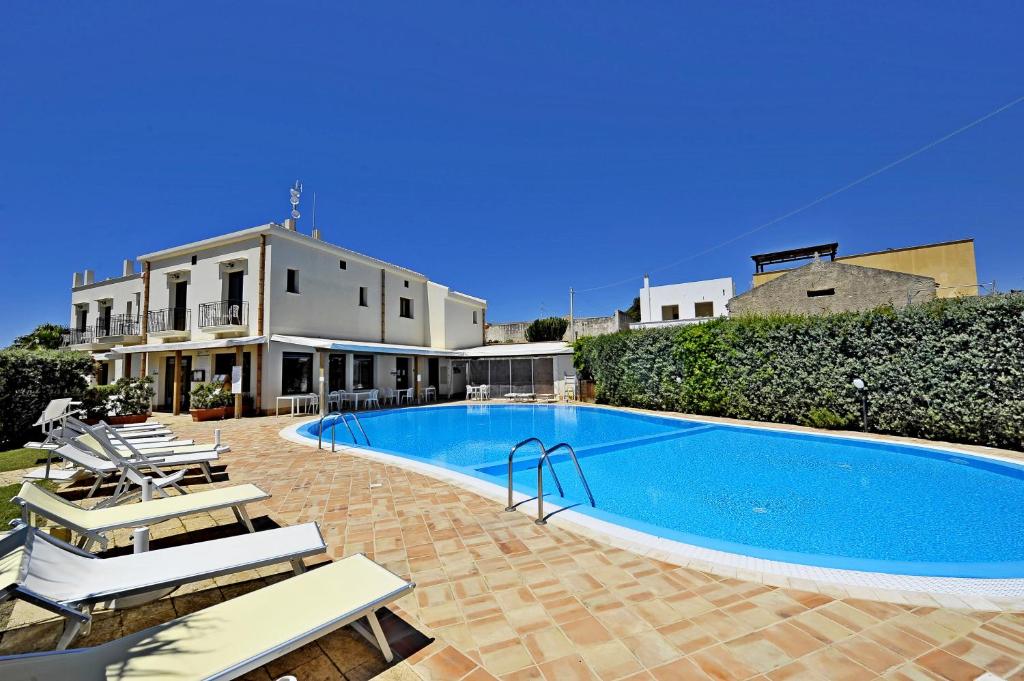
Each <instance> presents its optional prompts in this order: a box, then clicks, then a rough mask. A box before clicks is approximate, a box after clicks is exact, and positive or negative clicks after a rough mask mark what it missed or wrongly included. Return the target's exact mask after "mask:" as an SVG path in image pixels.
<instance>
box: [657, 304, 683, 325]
mask: <svg viewBox="0 0 1024 681" xmlns="http://www.w3.org/2000/svg"><path fill="white" fill-rule="evenodd" d="M673 319H679V306H678V305H662V306H661V320H662V321H663V322H667V321H671V320H673Z"/></svg>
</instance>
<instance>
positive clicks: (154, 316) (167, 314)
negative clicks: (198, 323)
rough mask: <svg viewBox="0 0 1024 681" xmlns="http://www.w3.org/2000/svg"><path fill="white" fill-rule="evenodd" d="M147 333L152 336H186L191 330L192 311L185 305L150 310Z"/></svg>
mask: <svg viewBox="0 0 1024 681" xmlns="http://www.w3.org/2000/svg"><path fill="white" fill-rule="evenodd" d="M148 321H149V326H148V328H147V333H148V334H149V335H150V336H152V337H154V338H188V337H189V335H190V334H191V332H192V311H191V310H189V309H188V308H187V307H165V308H163V309H160V310H150V311H149V315H148Z"/></svg>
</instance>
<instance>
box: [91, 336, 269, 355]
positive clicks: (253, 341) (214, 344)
mask: <svg viewBox="0 0 1024 681" xmlns="http://www.w3.org/2000/svg"><path fill="white" fill-rule="evenodd" d="M266 342H267V337H266V336H242V337H241V338H214V339H211V340H201V341H182V342H180V343H148V344H146V345H121V346H118V347H116V348H114V349H113V350H111V351H110V354H111V355H131V354H136V353H139V352H174V351H175V350H208V349H210V348H233V347H235V346H238V345H262V344H264V343H266Z"/></svg>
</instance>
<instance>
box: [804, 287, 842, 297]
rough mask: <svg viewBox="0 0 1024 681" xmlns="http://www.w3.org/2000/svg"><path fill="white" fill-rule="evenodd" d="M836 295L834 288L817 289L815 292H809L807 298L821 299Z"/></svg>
mask: <svg viewBox="0 0 1024 681" xmlns="http://www.w3.org/2000/svg"><path fill="white" fill-rule="evenodd" d="M835 294H836V290H835V289H834V288H819V289H816V290H814V291H808V292H807V297H808V298H820V297H822V296H834V295H835Z"/></svg>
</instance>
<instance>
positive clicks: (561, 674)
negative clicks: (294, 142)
mask: <svg viewBox="0 0 1024 681" xmlns="http://www.w3.org/2000/svg"><path fill="white" fill-rule="evenodd" d="M540 671H541V673H542V674H543V675H544V678H545V679H546V680H547V681H591V680H592V679H597V678H598V677H597V676H595V675H594V673H593V672H592V671H590V667H588V666H587V663H586V662H584V661H583V657H582V656H580V655H567V656H565V657H563V658H561V659H560V660H554V661H552V662H545V663H544V664H542V665H540Z"/></svg>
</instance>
